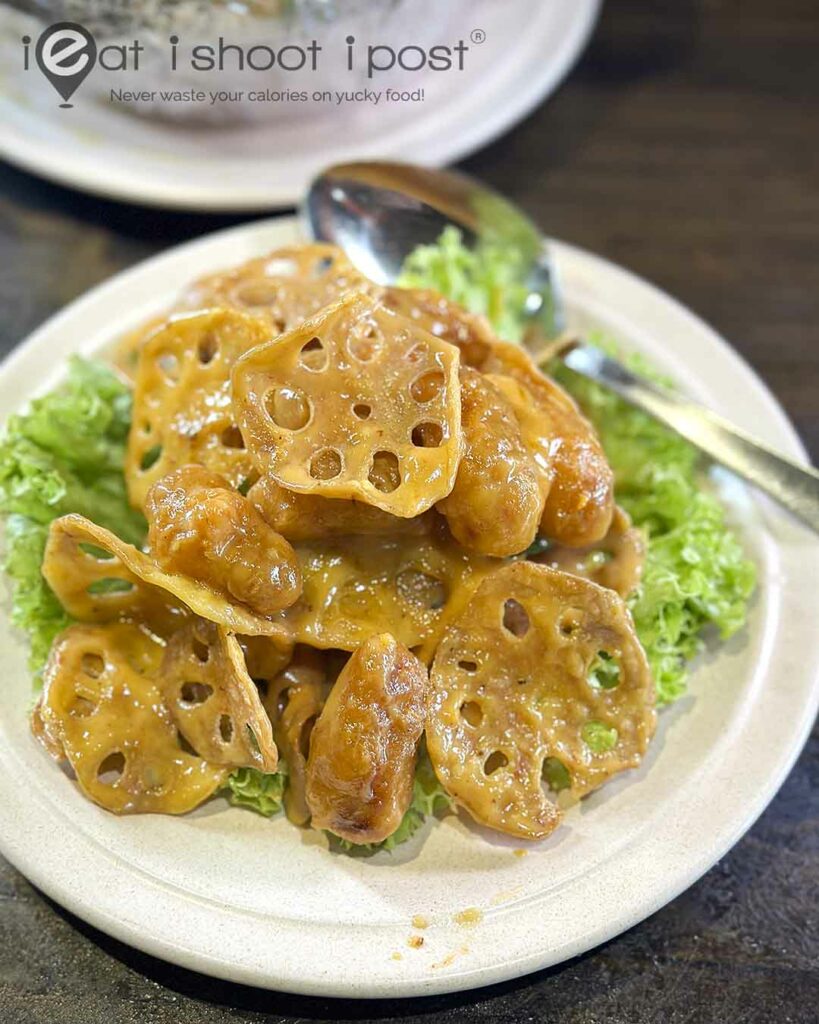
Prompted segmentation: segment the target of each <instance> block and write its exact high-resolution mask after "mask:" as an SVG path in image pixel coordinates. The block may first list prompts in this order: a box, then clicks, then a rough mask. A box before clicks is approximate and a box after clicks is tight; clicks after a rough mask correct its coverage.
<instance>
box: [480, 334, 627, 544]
mask: <svg viewBox="0 0 819 1024" xmlns="http://www.w3.org/2000/svg"><path fill="white" fill-rule="evenodd" d="M483 370H484V372H485V373H487V374H503V375H504V376H506V377H512V378H513V379H514V380H516V381H518V382H519V383H520V384H521V385H522V386H523V387H524V388H525V389H526V391H528V392H529V394H530V395H531V397H532V400H533V402H534V403H535V405H536V406H537V408H538V409H539V410H540V412H541V415H542V419H541V420H540V422H541V423H542V424H543V425H546V424H549V423H550V424H551V431H550V434H549V441H548V442H547V443H546V444H543V443H542V442H541V441H539V440H538V437H537V434H538V428H536V427H535V424H534V422H532V421H529V423H528V428H527V429H528V432H529V436H528V437H527V443H528V445H529V447H530V448H531V450H532V451H533V452H537V451H538V450H541V451H542V450H544V449H545V448H548V449H549V450H550V451H552V453H553V454H552V467H553V476H552V483H551V487H550V488H549V492H548V495H547V497H546V504H545V507H544V509H543V518H542V520H541V530H542V532H543V533H544V534H545V535H546V536H547V537H549V539H550V540H555V541H557V542H558V543H560V544H564V545H566V546H567V547H586V546H588V545H589V544H594V543H595V542H596V541H598V540H601V539H602V538H603V537H605V535H606V534H607V533H608V530H609V527H610V526H611V520H612V516H613V515H614V474H613V473H612V471H611V467H610V466H609V464H608V461H607V459H606V456H605V453H604V452H603V448H602V445H601V444H600V441H599V439H598V437H597V435H596V434H595V432H594V428H593V427H592V425H591V424H590V423H589V422H588V420H587V419H586V418H585V417H584V416H583V415H582V413H581V412H580V410H579V409H578V407H577V406H576V405H575V403H574V401H573V400H572V399H571V398H570V397H569V395H568V394H566V392H565V391H564V390H563V389H562V388H561V387H560V386H559V385H558V384H556V383H555V382H554V381H553V380H551V379H550V378H549V377H547V376H546V375H545V374H543V373H541V372H540V370H538V368H537V367H536V366H535V364H534V363H533V362H532V360H531V359H530V358H529V356H528V355H527V353H526V352H525V351H524V350H523V349H522V348H520V347H519V346H518V345H509V344H507V343H506V342H497V343H496V344H495V346H494V347H493V349H492V352H491V355H490V356H489V358H488V359H487V361H486V363H485V364H484V366H483ZM521 421H522V424H523V425H526V424H527V421H526V419H525V418H524V417H521Z"/></svg>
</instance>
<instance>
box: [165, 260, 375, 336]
mask: <svg viewBox="0 0 819 1024" xmlns="http://www.w3.org/2000/svg"><path fill="white" fill-rule="evenodd" d="M371 289H375V285H374V284H373V283H372V282H371V281H369V280H368V279H367V278H366V277H364V276H363V274H360V273H359V272H358V271H357V270H356V269H355V267H354V266H353V265H352V263H350V261H349V260H348V259H347V257H346V256H345V255H344V253H343V252H342V250H341V249H339V248H337V247H336V246H334V245H322V244H315V245H294V246H286V247H284V248H282V249H276V250H274V251H273V252H271V253H269V254H268V255H267V256H262V257H259V258H257V259H252V260H249V261H248V262H247V263H243V264H241V266H238V267H233V268H231V269H230V270H226V271H223V272H221V273H218V274H212V275H211V276H209V277H205V278H202V279H201V280H200V281H197V282H196V283H195V284H194V285H192V286H191V287H190V288H189V289H188V290H187V292H186V293H185V294H184V295H183V297H182V301H181V306H182V307H183V308H185V309H208V308H210V307H213V306H221V307H225V308H228V309H237V310H239V311H240V312H243V313H248V314H251V315H253V316H256V317H263V318H264V319H265V320H267V321H268V323H269V324H270V326H271V327H272V329H273V332H274V334H282V333H283V332H284V331H291V330H292V329H293V328H294V327H297V326H298V325H299V324H300V323H301V322H302V321H303V320H306V319H307V318H308V317H311V316H314V315H315V314H316V313H317V312H318V311H319V310H320V309H323V308H324V307H325V306H329V305H330V304H331V303H333V302H335V301H337V300H338V299H339V298H341V296H342V295H344V294H345V293H346V292H348V291H352V290H355V291H368V290H371Z"/></svg>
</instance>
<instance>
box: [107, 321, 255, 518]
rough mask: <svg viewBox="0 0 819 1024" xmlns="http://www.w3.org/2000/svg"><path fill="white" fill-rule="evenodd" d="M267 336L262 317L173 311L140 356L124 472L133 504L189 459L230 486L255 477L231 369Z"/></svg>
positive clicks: (138, 502) (139, 505)
mask: <svg viewBox="0 0 819 1024" xmlns="http://www.w3.org/2000/svg"><path fill="white" fill-rule="evenodd" d="M271 336H272V332H271V328H270V326H269V324H268V323H267V322H266V321H265V320H259V319H254V318H253V317H250V316H246V315H244V314H243V313H238V312H236V311H235V310H229V309H211V310H208V311H206V312H203V313H196V314H189V315H187V316H176V317H173V318H171V319H170V320H168V321H166V322H165V323H163V324H162V325H161V326H160V327H158V328H157V329H156V330H155V331H154V333H153V334H152V335H151V336H150V337H149V338H148V340H147V341H146V342H145V344H144V346H143V347H142V350H141V352H140V356H139V365H138V369H137V375H136V385H135V389H134V412H133V419H132V423H131V432H130V434H129V437H128V452H127V456H126V460H125V477H126V480H127V482H128V497H129V500H130V501H131V503H132V504H133V505H134V506H135V507H137V508H142V507H143V506H144V504H145V498H146V495H147V493H148V489H149V488H150V487H151V486H152V484H154V483H156V481H157V480H159V479H161V478H162V477H163V476H165V475H166V474H168V473H170V472H172V471H173V470H175V469H178V468H179V467H180V466H185V465H188V464H190V463H197V464H199V465H202V466H205V467H207V468H208V469H210V470H213V471H214V472H216V473H221V474H222V476H224V477H225V478H226V479H227V480H228V481H229V482H230V484H231V486H233V487H239V486H241V485H247V484H248V481H250V482H252V481H253V480H254V479H255V478H256V471H255V467H254V465H253V460H252V459H251V458H250V455H249V454H248V452H247V451H245V447H244V442H243V440H242V435H241V434H240V432H239V428H238V427H237V426H236V421H235V418H234V415H233V409H232V406H231V400H230V371H231V367H232V366H233V364H234V363H235V362H236V360H237V359H238V358H239V356H240V355H241V354H242V353H243V352H247V350H248V349H251V348H253V347H254V346H256V345H259V344H260V343H261V342H263V341H267V340H268V339H269V338H270V337H271Z"/></svg>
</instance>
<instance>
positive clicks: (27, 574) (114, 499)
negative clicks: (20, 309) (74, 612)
mask: <svg viewBox="0 0 819 1024" xmlns="http://www.w3.org/2000/svg"><path fill="white" fill-rule="evenodd" d="M130 421H131V393H130V390H129V389H128V387H127V386H126V385H125V384H124V383H123V382H122V381H121V380H120V379H119V377H117V376H116V374H115V373H113V372H112V371H111V370H109V369H108V368H107V367H106V366H105V365H104V364H102V363H98V362H92V361H89V360H85V359H80V358H78V357H75V358H72V359H71V360H70V362H69V365H68V375H67V377H66V379H65V381H64V382H63V383H62V384H60V385H59V386H58V387H57V388H55V389H54V390H53V391H50V392H49V393H48V394H46V395H44V396H42V397H41V398H37V399H35V400H34V401H32V402H31V404H30V405H29V408H28V409H27V410H26V412H24V413H21V414H19V415H16V416H11V417H10V418H9V420H8V423H7V425H6V431H5V435H4V436H3V438H2V440H0V514H2V515H4V516H6V517H7V518H6V526H5V541H6V561H5V569H6V572H7V573H8V574H9V577H10V578H11V581H12V621H13V622H14V623H15V624H16V625H17V626H19V627H20V628H21V629H23V630H24V631H25V632H26V633H27V634H28V637H29V641H30V645H31V654H30V665H31V668H32V671H33V672H34V674H35V677H39V674H40V673H41V671H42V668H43V665H44V663H45V660H46V657H47V655H48V651H49V648H50V647H51V642H52V640H53V639H54V637H55V636H56V635H57V634H58V633H59V632H60V631H61V630H62V629H64V628H65V627H66V626H67V625H68V624H69V623H70V619H69V617H68V615H67V614H66V613H65V612H64V611H63V609H62V607H61V606H60V603H59V602H58V601H57V598H56V597H55V596H54V594H53V593H52V591H51V590H50V589H49V587H48V584H47V583H46V582H45V580H44V579H43V577H42V574H41V571H40V567H41V565H42V560H43V551H44V549H45V543H46V538H47V535H48V525H49V523H50V522H51V521H52V520H53V519H56V518H57V517H58V516H61V515H65V514H66V513H68V512H79V513H81V514H83V515H87V516H88V517H89V518H92V519H94V521H95V522H98V523H100V524H102V525H103V526H107V527H108V528H109V529H111V530H113V531H114V532H115V533H117V534H118V535H119V536H120V537H123V538H124V539H125V540H128V541H131V542H133V543H137V544H138V543H141V541H142V538H143V536H144V533H145V521H144V519H143V517H142V515H141V514H140V513H139V512H137V511H135V510H134V509H132V508H131V507H130V505H129V504H128V498H127V494H126V489H125V477H124V475H123V465H124V462H125V443H126V439H127V437H128V429H129V426H130Z"/></svg>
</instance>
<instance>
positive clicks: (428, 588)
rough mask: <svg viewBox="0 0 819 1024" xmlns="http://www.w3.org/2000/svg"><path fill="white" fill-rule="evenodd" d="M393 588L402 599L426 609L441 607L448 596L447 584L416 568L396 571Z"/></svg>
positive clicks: (433, 609) (432, 609) (434, 609)
mask: <svg viewBox="0 0 819 1024" xmlns="http://www.w3.org/2000/svg"><path fill="white" fill-rule="evenodd" d="M395 589H396V590H397V591H398V595H399V597H400V598H401V599H402V600H403V601H406V602H408V603H409V604H415V605H420V607H422V608H426V609H427V610H428V611H436V610H437V609H439V608H443V606H444V605H445V604H446V602H447V598H448V597H449V590H448V588H447V585H446V584H445V583H444V582H443V581H442V580H439V579H438V578H437V577H435V576H430V575H429V573H426V572H419V571H418V570H417V569H404V570H402V571H401V572H400V573H398V575H397V576H396V578H395Z"/></svg>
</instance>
